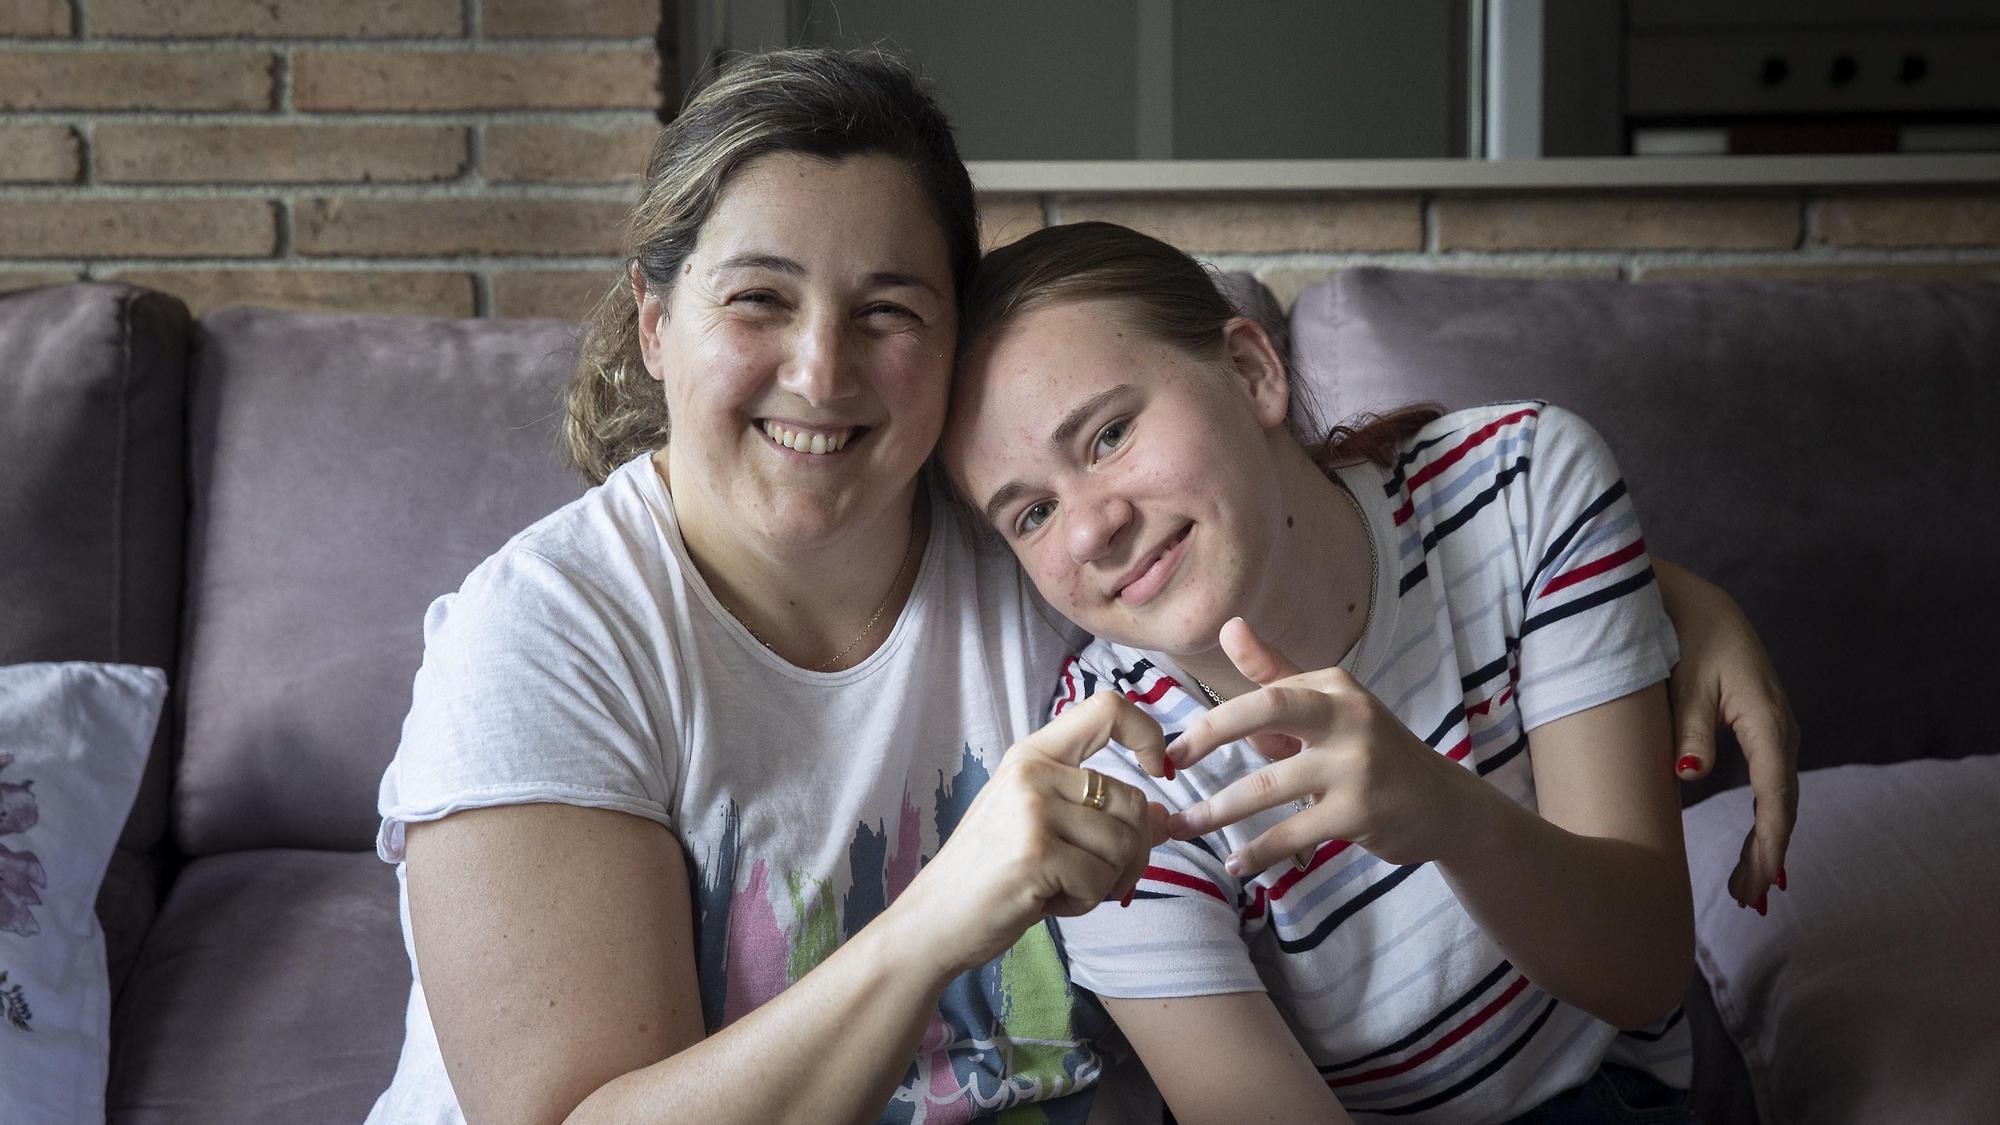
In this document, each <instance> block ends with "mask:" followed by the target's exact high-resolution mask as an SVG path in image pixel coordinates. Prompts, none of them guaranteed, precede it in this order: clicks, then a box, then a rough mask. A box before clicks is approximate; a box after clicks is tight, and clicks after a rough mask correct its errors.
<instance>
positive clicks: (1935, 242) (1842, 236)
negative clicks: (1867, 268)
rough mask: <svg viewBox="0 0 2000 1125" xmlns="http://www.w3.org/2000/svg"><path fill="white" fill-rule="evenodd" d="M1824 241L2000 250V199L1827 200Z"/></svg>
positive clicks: (1823, 210)
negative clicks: (1996, 247) (1975, 247)
mask: <svg viewBox="0 0 2000 1125" xmlns="http://www.w3.org/2000/svg"><path fill="white" fill-rule="evenodd" d="M1819 239H1820V241H1821V242H1825V243H1827V244H1829V245H1833V246H2000V195H1995V194H1977V195H1918V196H1900V197H1888V196H1850V197H1842V198H1836V199H1826V200H1822V201H1821V202H1820V205H1819Z"/></svg>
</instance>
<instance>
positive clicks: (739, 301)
mask: <svg viewBox="0 0 2000 1125" xmlns="http://www.w3.org/2000/svg"><path fill="white" fill-rule="evenodd" d="M729 303H730V304H732V305H749V306H751V307H753V308H759V309H762V308H776V307H777V306H778V305H779V304H780V303H781V302H779V300H778V295H777V294H776V293H773V292H771V291H770V290H768V289H752V290H750V291H749V292H747V293H738V294H736V295H735V296H733V297H731V298H729Z"/></svg>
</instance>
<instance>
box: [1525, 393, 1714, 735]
mask: <svg viewBox="0 0 2000 1125" xmlns="http://www.w3.org/2000/svg"><path fill="white" fill-rule="evenodd" d="M1526 507H1527V516H1528V520H1527V523H1528V530H1527V535H1528V538H1527V543H1526V549H1525V550H1524V552H1523V555H1524V558H1523V566H1524V569H1525V571H1526V573H1527V575H1528V578H1527V582H1526V588H1525V589H1524V590H1523V591H1522V597H1523V606H1522V611H1521V627H1520V643H1521V652H1520V676H1521V678H1520V684H1521V687H1520V712H1521V722H1522V724H1523V726H1524V727H1525V728H1526V729H1529V730H1533V729H1534V728H1535V727H1538V726H1540V725H1542V724H1543V723H1547V722H1550V721H1552V720H1555V719H1560V718H1562V717H1564V716H1565V715H1573V714H1575V713H1577V712H1579V711H1584V710H1587V709H1589V708H1591V707H1595V706H1597V705H1599V704H1602V703H1608V702H1610V701H1612V700H1614V699H1617V698H1619V697H1621V696H1625V695H1630V694H1631V693H1633V692H1635V691H1639V690H1641V689H1642V688H1646V687H1649V686H1651V685H1652V684H1655V683H1658V682H1659V681H1661V680H1664V679H1666V678H1667V674H1668V673H1669V672H1670V671H1672V669H1673V666H1674V663H1675V662H1676V661H1677V660H1678V659H1679V658H1680V645H1679V641H1678V640H1677V639H1676V638H1675V636H1674V631H1673V625H1672V624H1671V623H1670V622H1669V621H1668V620H1667V614H1666V609H1665V607H1664V606H1663V605H1662V604H1661V601H1660V589H1659V583H1658V582H1656V581H1655V579H1654V575H1653V563H1652V559H1651V558H1650V557H1649V556H1648V555H1647V554H1646V540H1645V537H1644V536H1643V535H1642V534H1641V532H1640V529H1639V516H1638V513H1637V512H1636V511H1635V510H1634V509H1633V507H1632V500H1631V497H1630V496H1629V495H1627V492H1626V488H1625V480H1624V478H1623V477H1622V476H1621V475H1619V472H1618V465H1617V463H1616V461H1614V460H1613V459H1612V456H1611V450H1610V448H1609V447H1608V446H1606V445H1605V443H1604V439H1603V438H1602V437H1600V436H1598V433H1597V431H1596V430H1594V429H1592V428H1591V426H1590V425H1589V423H1587V422H1585V421H1584V420H1583V419H1581V418H1579V417H1577V416H1576V415H1575V414H1572V413H1570V412H1569V411H1567V410H1564V409H1562V408H1561V407H1557V406H1547V405H1544V406H1543V407H1542V408H1541V412H1540V417H1539V418H1538V420H1537V422H1536V426H1535V438H1534V451H1533V455H1532V459H1531V460H1530V463H1529V468H1528V473H1527V504H1526Z"/></svg>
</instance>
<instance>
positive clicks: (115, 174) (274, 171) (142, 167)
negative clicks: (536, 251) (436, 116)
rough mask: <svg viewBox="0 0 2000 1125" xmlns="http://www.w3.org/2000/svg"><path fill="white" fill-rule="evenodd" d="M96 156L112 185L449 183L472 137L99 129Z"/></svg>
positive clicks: (427, 132)
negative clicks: (339, 182)
mask: <svg viewBox="0 0 2000 1125" xmlns="http://www.w3.org/2000/svg"><path fill="white" fill-rule="evenodd" d="M91 156H92V159H93V160H94V161H95V163H96V166H97V178H98V179H99V180H103V181H106V182H110V183H260V182H261V183H312V182H322V181H343V180H347V181H359V182H369V181H379V182H385V183H394V182H399V181H413V180H417V181H421V180H449V179H452V178H454V177H456V176H457V175H458V174H459V173H461V172H462V171H464V170H465V167H466V162H467V155H466V137H465V130H464V129H461V128H456V127H452V126H444V125H435V126H434V125H109V124H107V125H99V126H98V127H97V129H96V131H95V133H94V134H93V135H92V144H91Z"/></svg>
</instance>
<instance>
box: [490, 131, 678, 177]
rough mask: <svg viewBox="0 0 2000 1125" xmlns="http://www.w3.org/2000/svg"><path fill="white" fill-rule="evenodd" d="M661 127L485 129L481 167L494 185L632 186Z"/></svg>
mask: <svg viewBox="0 0 2000 1125" xmlns="http://www.w3.org/2000/svg"><path fill="white" fill-rule="evenodd" d="M659 135H660V125H659V123H658V122H657V121H654V120H652V119H650V118H648V119H646V120H644V121H642V122H635V123H633V124H629V125H610V126H596V125H489V126H487V127H486V143H485V145H484V146H483V147H482V149H481V156H480V166H481V169H482V170H483V171H484V172H485V173H486V178H487V179H488V180H491V181H493V182H494V183H545V184H608V183H633V184H636V183H638V182H639V181H640V179H642V178H643V177H644V176H645V173H646V157H647V156H648V155H649V154H651V152H652V151H653V141H654V139H655V138H657V137H658V136H659Z"/></svg>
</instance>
